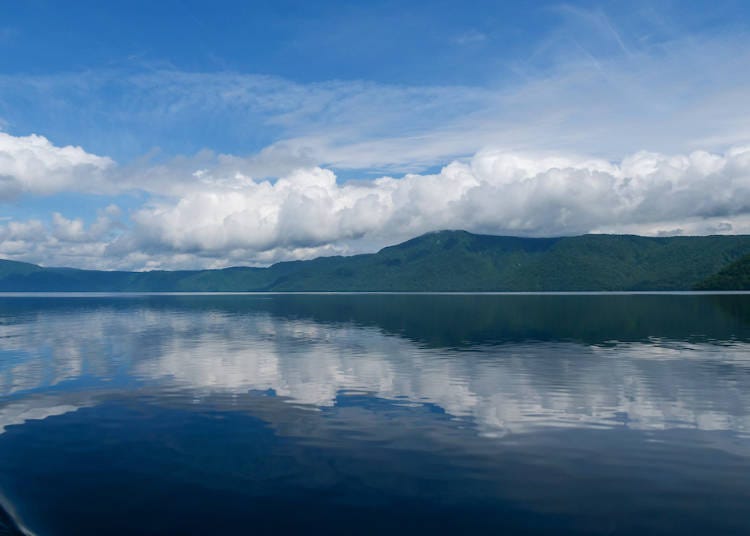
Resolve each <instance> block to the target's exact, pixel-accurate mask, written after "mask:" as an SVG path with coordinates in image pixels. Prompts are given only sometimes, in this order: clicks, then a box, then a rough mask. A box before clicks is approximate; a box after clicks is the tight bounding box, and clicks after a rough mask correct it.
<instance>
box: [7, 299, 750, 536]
mask: <svg viewBox="0 0 750 536" xmlns="http://www.w3.org/2000/svg"><path fill="white" fill-rule="evenodd" d="M0 503H2V505H3V511H0V534H4V533H9V534H13V533H17V532H20V531H22V530H25V531H27V532H29V533H33V534H38V535H46V534H50V535H74V534H75V535H81V534H84V535H85V534H96V535H101V534H214V533H222V534H223V533H229V534H235V533H238V534H251V533H252V534H259V533H260V534H264V533H272V534H285V533H289V534H298V533H301V532H304V533H328V534H365V533H367V534H391V533H407V534H408V533H492V534H497V533H508V534H699V533H702V534H743V533H745V534H747V533H750V507H749V506H748V505H750V295H527V296H520V295H494V296H488V295H433V296H431V295H412V296H407V295H231V296H222V295H218V296H216V295H213V296H212V295H200V296H197V295H196V296H186V295H182V296H179V295H176V296H154V295H151V296H148V295H125V296H106V295H105V296H102V295H96V296H85V295H83V296H74V297H63V296H48V297H34V296H15V297H11V296H3V297H0Z"/></svg>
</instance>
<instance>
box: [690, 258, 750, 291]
mask: <svg viewBox="0 0 750 536" xmlns="http://www.w3.org/2000/svg"><path fill="white" fill-rule="evenodd" d="M696 289H698V290H750V255H745V256H744V257H742V258H740V259H738V260H736V261H734V262H733V263H731V264H730V265H729V266H727V267H725V268H723V269H722V270H720V271H719V272H717V273H715V274H714V275H712V276H710V277H708V278H706V279H704V280H703V281H701V282H700V283H698V285H696Z"/></svg>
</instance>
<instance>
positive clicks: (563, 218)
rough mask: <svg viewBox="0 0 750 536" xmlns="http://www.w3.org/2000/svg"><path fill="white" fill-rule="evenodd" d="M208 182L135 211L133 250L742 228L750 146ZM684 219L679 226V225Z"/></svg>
mask: <svg viewBox="0 0 750 536" xmlns="http://www.w3.org/2000/svg"><path fill="white" fill-rule="evenodd" d="M201 178H202V180H203V181H204V183H203V186H204V187H203V188H202V189H192V188H191V189H188V190H186V191H185V194H184V195H182V196H179V197H176V198H170V199H163V200H160V201H155V202H152V203H150V204H149V205H148V206H145V207H143V208H141V209H140V210H138V211H136V212H135V213H134V214H133V216H132V220H133V221H134V223H135V227H134V230H133V234H132V236H131V237H130V238H131V240H132V242H131V247H136V248H142V249H150V250H152V251H160V250H161V251H168V252H173V253H187V254H195V255H199V256H208V257H217V258H222V257H223V256H225V255H227V254H228V253H229V252H235V253H238V252H239V253H240V254H241V255H245V256H246V257H245V258H246V259H247V260H248V261H257V260H258V254H259V253H261V252H266V253H268V252H269V251H273V252H274V254H273V256H272V257H274V258H296V257H297V256H298V253H299V251H300V248H312V249H308V250H307V251H309V252H311V253H319V251H317V250H316V249H315V248H318V247H330V246H334V247H336V246H337V247H338V249H339V251H341V250H346V249H345V248H349V250H350V251H361V250H363V249H367V248H368V247H372V246H373V245H379V246H381V245H385V244H387V243H392V242H395V241H398V240H400V239H405V238H409V237H411V236H414V235H417V234H420V233H423V232H427V231H431V230H437V229H455V228H462V229H467V230H471V231H477V232H489V233H495V234H513V235H530V236H554V235H561V234H579V233H586V232H597V231H613V232H614V231H620V232H622V231H623V230H627V229H631V228H633V227H637V228H638V229H640V230H641V232H642V233H643V234H651V235H658V234H665V232H666V233H668V232H670V231H674V232H673V233H672V234H680V233H684V232H693V233H696V234H705V233H707V232H743V231H744V232H746V231H748V230H750V229H748V227H747V224H748V218H749V217H750V148H742V147H738V148H733V149H731V150H729V151H727V152H726V153H723V154H712V153H707V152H703V151H697V152H693V153H690V154H687V155H672V156H670V155H662V154H657V153H649V152H639V153H636V154H633V155H631V156H628V157H626V158H625V159H623V160H622V161H621V162H619V163H615V162H609V161H606V160H601V159H589V158H582V157H576V156H570V155H544V154H536V155H534V154H524V153H515V152H507V151H484V152H481V153H478V154H477V155H475V156H474V158H473V159H471V160H470V161H468V162H458V161H456V162H453V163H451V164H449V165H448V166H446V167H444V168H443V169H442V170H441V171H440V172H439V173H436V174H432V175H418V174H412V175H406V176H405V177H403V178H391V177H382V178H378V179H374V180H366V181H348V182H343V183H339V182H337V181H336V178H335V175H334V174H333V173H332V172H331V171H329V170H325V169H322V168H317V167H316V168H307V169H300V170H297V171H295V172H293V173H291V174H289V175H287V176H286V177H284V178H281V179H279V180H276V181H270V180H258V181H255V180H252V179H251V178H250V177H246V176H242V175H235V176H233V177H223V176H215V175H213V174H212V172H210V171H205V170H204V172H203V174H202V177H201ZM680 225H682V227H680Z"/></svg>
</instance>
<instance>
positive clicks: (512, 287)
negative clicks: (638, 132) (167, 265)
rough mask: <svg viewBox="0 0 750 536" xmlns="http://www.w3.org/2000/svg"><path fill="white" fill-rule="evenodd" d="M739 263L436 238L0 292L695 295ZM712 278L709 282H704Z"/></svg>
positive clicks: (699, 244) (734, 241)
mask: <svg viewBox="0 0 750 536" xmlns="http://www.w3.org/2000/svg"><path fill="white" fill-rule="evenodd" d="M746 255H750V236H702V237H664V238H651V237H641V236H632V235H583V236H576V237H562V238H519V237H508V236H488V235H475V234H471V233H467V232H465V231H441V232H436V233H429V234H426V235H423V236H420V237H417V238H414V239H412V240H409V241H407V242H404V243H402V244H398V245H396V246H391V247H387V248H384V249H382V250H381V251H379V252H378V253H373V254H366V255H355V256H351V257H321V258H318V259H314V260H310V261H294V262H283V263H278V264H275V265H273V266H270V267H268V268H241V267H236V268H227V269H224V270H195V271H174V272H170V271H153V272H106V271H91V270H74V269H70V268H41V267H39V266H35V265H32V264H26V263H18V262H12V261H0V290H2V291H152V292H175V291H177V292H179V291H582V290H609V291H616V290H690V289H693V288H695V287H696V286H698V285H705V284H706V281H714V280H715V285H718V286H714V287H705V286H702V287H701V288H724V287H722V286H721V285H722V284H724V282H725V281H727V280H725V279H715V278H716V277H719V275H720V274H722V273H724V269H725V268H726V269H727V270H729V269H730V268H727V266H728V265H731V266H735V265H733V264H732V263H733V262H735V261H737V260H738V259H740V258H743V256H746ZM743 262H745V264H744V265H742V266H744V267H745V268H744V270H745V272H744V273H745V274H747V273H748V269H747V267H748V265H750V261H748V260H747V257H746V258H745V260H744V261H743ZM732 273H734V272H732ZM712 274H716V276H714V278H710V277H711V275H712ZM708 278H710V279H708ZM745 281H747V277H746V278H745ZM733 288H734V287H733ZM743 288H747V287H743Z"/></svg>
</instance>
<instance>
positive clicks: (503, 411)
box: [0, 296, 750, 436]
mask: <svg viewBox="0 0 750 536" xmlns="http://www.w3.org/2000/svg"><path fill="white" fill-rule="evenodd" d="M602 298H604V297H601V296H563V297H541V296H492V297H488V296H460V297H455V296H452V297H450V296H449V297H446V296H433V297H428V296H411V297H409V296H369V297H368V296H359V297H357V296H348V297H341V296H315V297H311V296H272V297H247V296H233V297H205V296H203V297H159V298H156V297H142V298H128V299H125V298H120V299H114V300H113V299H99V300H88V299H77V300H76V299H69V300H52V301H50V300H47V301H45V300H40V299H6V300H5V301H4V302H3V308H2V313H1V314H2V316H1V317H0V318H2V323H1V324H0V394H2V396H3V398H4V400H5V401H4V402H2V403H0V430H2V429H4V428H5V427H6V426H8V425H11V424H19V423H20V422H23V421H24V420H25V419H38V418H43V417H45V416H49V415H60V414H62V413H65V412H67V411H71V410H73V409H75V408H78V407H82V406H88V405H91V404H94V403H96V402H95V401H96V400H98V401H101V400H103V399H106V398H107V397H111V396H114V394H115V393H119V394H120V395H123V394H124V395H126V396H127V395H128V394H129V393H136V394H142V393H144V392H149V393H151V396H153V397H154V398H155V399H163V400H165V401H166V400H169V402H170V403H176V402H178V401H180V400H182V401H185V400H194V399H196V397H199V398H200V397H206V396H208V395H211V394H215V393H230V394H232V395H234V396H232V397H225V398H224V400H225V401H226V403H227V404H228V405H229V406H228V407H229V408H231V407H232V405H234V404H237V397H241V396H243V395H245V394H247V393H248V392H249V391H261V392H266V393H270V394H273V395H275V396H276V397H280V398H282V399H284V400H285V401H286V402H293V403H296V404H301V405H306V406H309V407H312V408H325V407H332V406H334V405H336V404H337V403H339V402H340V401H341V400H342V397H346V396H351V395H353V394H357V393H361V394H367V395H368V396H372V397H377V398H380V399H385V400H391V401H397V402H398V403H400V404H407V403H408V404H428V405H430V406H432V407H434V408H438V409H440V410H441V411H444V412H445V413H447V414H448V415H450V416H453V417H456V418H461V419H467V420H469V421H471V423H472V424H473V425H475V426H476V427H477V430H478V432H479V433H481V434H483V435H488V436H502V435H506V434H508V433H522V432H528V431H533V430H535V429H538V428H543V427H578V428H580V427H616V426H627V427H629V428H633V429H666V428H677V427H688V428H696V429H702V430H731V431H735V432H738V433H740V434H746V433H747V432H748V431H749V430H750V409H749V408H750V375H749V374H748V371H749V370H750V352H748V342H747V337H748V331H749V328H748V325H749V324H748V323H747V318H748V308H747V303H748V302H749V301H750V299H748V297H745V296H699V297H695V296H620V297H616V299H614V300H613V299H612V297H609V304H610V305H609V310H608V311H607V312H606V313H605V312H604V305H605V303H607V302H606V301H604V300H603V299H602ZM454 301H455V303H454V304H453V306H451V303H453V302H454ZM575 319H577V320H575ZM618 329H619V331H618ZM440 340H446V342H448V343H449V344H447V345H439V344H438V341H440ZM42 395H43V396H42Z"/></svg>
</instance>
